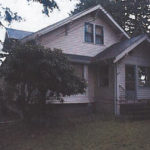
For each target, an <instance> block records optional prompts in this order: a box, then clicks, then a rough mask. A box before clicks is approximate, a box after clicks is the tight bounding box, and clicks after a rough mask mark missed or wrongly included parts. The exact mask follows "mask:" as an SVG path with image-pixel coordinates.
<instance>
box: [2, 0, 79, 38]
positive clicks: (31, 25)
mask: <svg viewBox="0 0 150 150" xmlns="http://www.w3.org/2000/svg"><path fill="white" fill-rule="evenodd" d="M56 2H57V4H58V6H59V9H60V10H57V9H55V10H54V11H53V12H52V13H50V16H49V17H48V16H46V15H45V14H43V13H42V5H40V4H39V3H36V2H35V3H31V2H30V3H28V2H27V0H0V4H2V6H3V7H9V8H10V9H11V10H12V11H13V12H17V13H18V15H20V16H21V17H22V18H23V21H21V22H12V24H11V25H10V26H9V27H10V28H14V29H19V30H25V31H32V32H35V31H38V30H40V29H42V28H44V27H46V26H48V25H51V24H53V23H55V22H57V21H60V20H62V19H64V18H66V17H68V16H69V13H70V11H71V10H73V9H74V8H75V4H76V3H78V0H72V1H70V0H56ZM7 25H8V24H7V23H6V24H5V26H7ZM4 35H5V30H4V29H2V28H0V39H1V40H2V39H4Z"/></svg>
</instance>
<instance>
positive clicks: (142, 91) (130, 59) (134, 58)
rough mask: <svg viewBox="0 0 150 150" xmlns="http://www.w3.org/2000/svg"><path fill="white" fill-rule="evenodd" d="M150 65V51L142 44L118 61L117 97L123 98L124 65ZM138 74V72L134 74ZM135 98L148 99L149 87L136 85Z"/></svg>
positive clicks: (149, 94)
mask: <svg viewBox="0 0 150 150" xmlns="http://www.w3.org/2000/svg"><path fill="white" fill-rule="evenodd" d="M126 64H131V65H136V66H150V51H149V49H146V47H144V46H143V44H142V45H140V46H138V47H137V48H135V49H134V50H133V52H132V53H131V54H129V55H128V56H126V57H125V58H123V59H122V60H121V61H119V62H118V68H117V69H118V73H117V76H118V77H117V78H118V81H117V82H118V86H119V88H118V92H119V96H118V99H120V100H125V65H126ZM136 75H137V76H138V74H136ZM137 99H139V100H140V99H143V100H144V99H150V88H145V87H139V86H137Z"/></svg>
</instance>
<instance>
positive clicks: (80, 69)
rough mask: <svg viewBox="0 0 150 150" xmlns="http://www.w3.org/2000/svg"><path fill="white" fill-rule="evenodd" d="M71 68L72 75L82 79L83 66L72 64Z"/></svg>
mask: <svg viewBox="0 0 150 150" xmlns="http://www.w3.org/2000/svg"><path fill="white" fill-rule="evenodd" d="M72 67H73V69H74V73H75V74H76V75H77V76H78V77H80V78H84V66H83V65H80V64H72Z"/></svg>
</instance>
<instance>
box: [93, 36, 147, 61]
mask: <svg viewBox="0 0 150 150" xmlns="http://www.w3.org/2000/svg"><path fill="white" fill-rule="evenodd" d="M146 39H147V40H148V37H147V36H146V35H145V34H141V35H139V36H137V37H134V38H131V39H128V40H124V41H121V42H119V43H116V44H114V45H112V46H110V47H109V48H107V49H105V50H104V51H103V52H101V53H99V54H98V55H96V56H95V57H94V58H93V61H94V62H99V61H103V60H108V59H113V60H114V63H116V62H117V61H119V60H120V59H121V58H123V57H124V56H125V55H126V54H127V53H129V52H130V51H131V50H133V49H134V48H135V47H136V46H138V45H139V44H141V43H142V42H143V41H144V40H146Z"/></svg>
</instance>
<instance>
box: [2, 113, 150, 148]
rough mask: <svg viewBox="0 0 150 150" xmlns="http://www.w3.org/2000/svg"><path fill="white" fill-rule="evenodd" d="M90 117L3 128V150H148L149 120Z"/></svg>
mask: <svg viewBox="0 0 150 150" xmlns="http://www.w3.org/2000/svg"><path fill="white" fill-rule="evenodd" d="M87 118H88V117H86V118H82V117H80V118H78V119H77V118H76V119H68V120H67V121H66V120H65V121H59V122H57V123H55V124H51V125H47V126H46V127H43V128H42V127H35V126H34V127H29V126H26V125H25V124H23V123H17V124H12V125H0V150H116V149H118V150H141V149H144V150H149V149H150V142H149V141H150V120H146V121H127V120H126V121H121V120H116V119H113V118H109V119H104V118H101V117H95V116H94V117H89V118H88V119H87Z"/></svg>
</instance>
